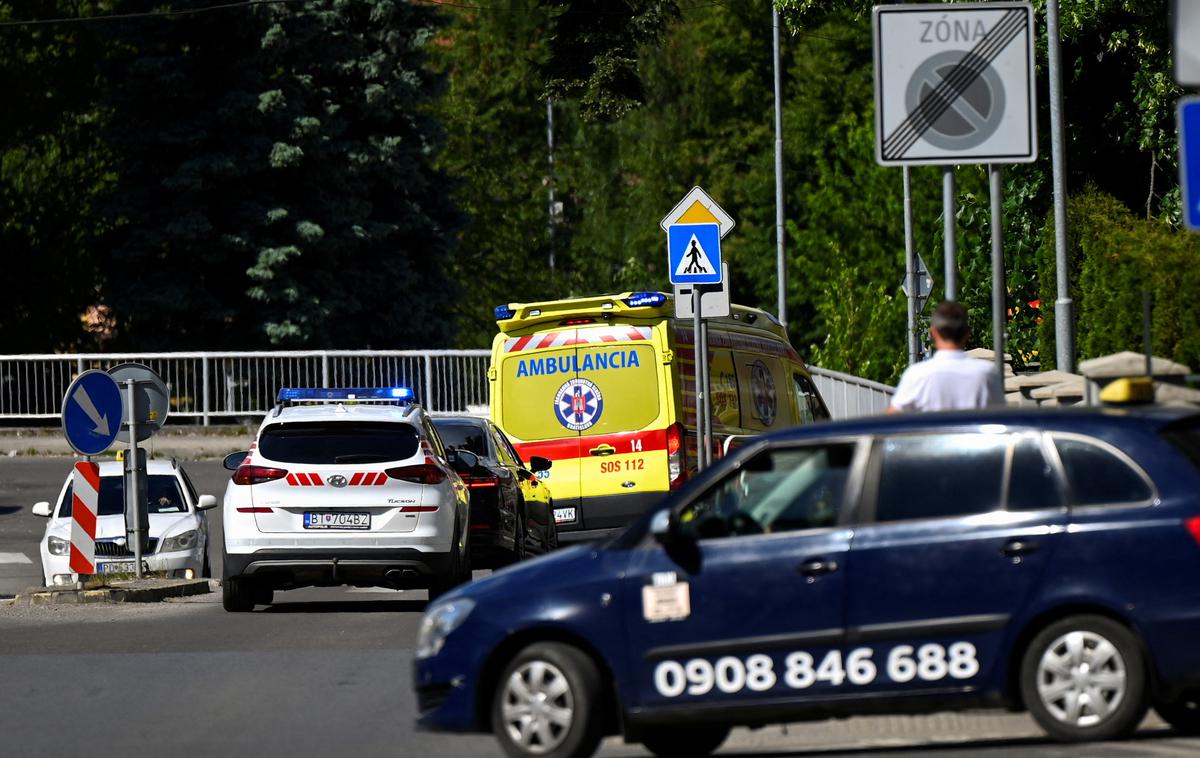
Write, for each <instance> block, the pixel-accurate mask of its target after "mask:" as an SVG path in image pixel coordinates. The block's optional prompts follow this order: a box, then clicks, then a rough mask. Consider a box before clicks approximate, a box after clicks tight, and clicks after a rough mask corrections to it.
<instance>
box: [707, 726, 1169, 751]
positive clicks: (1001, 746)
mask: <svg viewBox="0 0 1200 758" xmlns="http://www.w3.org/2000/svg"><path fill="white" fill-rule="evenodd" d="M1179 736H1180V735H1179V734H1178V733H1176V732H1175V731H1174V730H1172V729H1143V730H1141V731H1139V732H1138V733H1137V734H1135V735H1134V736H1133V737H1131V738H1130V739H1128V740H1125V741H1123V742H1116V743H1081V744H1077V745H1070V744H1065V743H1061V742H1055V741H1053V740H1051V739H1049V738H1048V737H1005V738H994V739H982V740H963V741H962V742H938V743H933V744H923V745H882V746H879V747H845V748H816V749H812V750H795V751H791V752H775V751H771V752H770V755H771V758H821V757H822V756H829V757H831V758H832V756H851V755H881V756H882V755H887V756H893V755H899V756H906V755H911V756H916V755H939V754H957V753H963V752H967V751H969V752H976V751H981V750H995V751H997V752H998V753H999V752H1000V751H1016V750H1022V751H1028V752H1027V754H1029V755H1037V754H1038V752H1040V750H1039V749H1041V750H1047V749H1051V748H1055V749H1057V751H1064V750H1072V749H1075V750H1079V751H1080V752H1079V753H1078V755H1081V756H1087V755H1095V754H1096V753H1095V748H1096V746H1098V745H1104V744H1114V745H1135V744H1137V743H1139V742H1143V743H1152V742H1155V741H1158V740H1166V739H1170V738H1173V737H1179ZM1089 745H1090V746H1091V748H1092V749H1091V750H1090V751H1089V749H1088V747H1089ZM762 755H763V754H762V753H761V752H759V751H754V752H738V753H721V758H761V756H762Z"/></svg>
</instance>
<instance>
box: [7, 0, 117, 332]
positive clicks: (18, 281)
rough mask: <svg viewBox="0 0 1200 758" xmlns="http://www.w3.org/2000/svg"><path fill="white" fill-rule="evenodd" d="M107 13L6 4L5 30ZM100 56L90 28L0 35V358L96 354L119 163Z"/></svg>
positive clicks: (82, 5)
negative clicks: (103, 133) (108, 126)
mask: <svg viewBox="0 0 1200 758" xmlns="http://www.w3.org/2000/svg"><path fill="white" fill-rule="evenodd" d="M98 5H99V3H94V2H64V1H63V0H24V1H22V2H0V20H3V21H8V22H12V21H23V20H32V19H38V18H46V17H54V16H58V15H63V14H72V15H74V14H78V15H83V16H87V15H91V14H93V13H95V12H96V10H97V7H98ZM102 54H103V50H102V47H101V46H100V45H99V44H98V42H97V40H96V38H95V36H94V35H93V34H91V32H90V30H89V29H88V28H87V27H84V26H80V25H72V26H37V25H13V26H7V27H5V28H3V29H2V30H0V89H2V90H3V91H4V93H5V97H6V100H7V102H8V105H7V107H5V108H4V109H3V111H0V249H2V250H3V251H4V254H3V259H4V263H5V267H6V272H7V275H6V276H5V277H4V278H3V281H2V282H0V299H3V301H4V303H5V305H6V310H7V316H6V317H5V318H3V319H0V351H3V352H43V351H47V350H55V349H80V348H84V349H94V348H95V347H96V346H97V343H96V342H95V338H94V337H93V336H92V335H89V334H88V332H87V331H86V330H85V328H84V325H83V323H82V321H81V317H82V316H83V315H84V313H85V312H86V310H87V308H88V306H91V305H94V304H96V303H97V302H98V298H99V293H98V287H99V278H98V277H99V274H100V266H99V263H100V261H99V255H98V251H97V249H96V246H95V243H94V241H95V238H96V237H97V235H99V234H101V233H102V232H103V231H104V229H105V228H106V225H105V221H104V219H103V217H102V214H101V213H100V210H99V208H98V207H97V206H98V202H99V199H100V198H101V197H102V196H103V195H104V193H105V192H106V190H107V188H108V187H109V186H110V185H111V183H112V180H113V176H112V168H111V160H110V157H109V155H108V151H107V149H106V147H105V145H104V143H103V142H102V141H101V140H100V139H99V131H98V127H99V125H100V124H102V123H103V121H104V112H103V111H102V110H101V109H100V108H99V107H98V105H97V63H98V61H99V59H100V57H101V56H102Z"/></svg>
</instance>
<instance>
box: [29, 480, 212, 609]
mask: <svg viewBox="0 0 1200 758" xmlns="http://www.w3.org/2000/svg"><path fill="white" fill-rule="evenodd" d="M99 465H100V499H99V503H98V510H99V513H98V514H97V519H96V573H98V574H106V573H117V572H119V573H125V572H132V571H134V570H135V569H136V566H135V565H134V562H133V561H134V558H133V547H132V546H131V545H129V544H128V543H127V542H126V539H125V483H124V478H123V476H122V464H121V463H120V462H119V461H105V462H104V463H101V464H99ZM146 474H147V477H148V479H147V500H148V506H149V513H150V523H149V525H148V531H149V538H150V545H149V549H148V550H147V551H146V552H145V553H144V554H143V556H142V560H143V563H144V568H145V569H147V570H149V571H167V572H170V573H171V574H172V575H173V576H176V577H179V578H187V579H191V578H193V577H200V576H208V575H209V563H208V516H207V514H205V511H206V510H208V509H209V508H215V507H216V505H217V499H216V498H215V497H213V496H212V495H198V494H196V488H195V487H193V486H192V482H191V480H190V479H188V476H187V474H186V473H185V472H184V470H183V468H182V467H180V466H179V465H178V464H177V463H176V462H175V461H173V460H171V461H148V462H147V463H146ZM73 478H74V477H73V473H69V474H67V479H66V481H65V482H63V486H62V489H61V490H60V491H59V493H58V501H57V503H56V505H54V506H51V504H50V503H49V502H48V501H43V502H40V503H36V504H35V505H34V506H33V514H34V515H35V516H43V517H46V518H48V519H49V521H48V522H47V523H46V533H45V534H44V535H43V536H42V542H41V546H40V548H41V554H42V574H43V576H44V579H45V582H46V586H52V585H66V584H74V583H75V580H76V579H78V577H77V576H76V575H75V574H74V573H72V572H71V568H70V565H69V562H70V555H71V504H72V498H71V494H72V482H73Z"/></svg>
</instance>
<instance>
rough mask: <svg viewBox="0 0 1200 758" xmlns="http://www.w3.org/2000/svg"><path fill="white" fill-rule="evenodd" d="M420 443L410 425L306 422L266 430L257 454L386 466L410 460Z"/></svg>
mask: <svg viewBox="0 0 1200 758" xmlns="http://www.w3.org/2000/svg"><path fill="white" fill-rule="evenodd" d="M420 443H421V437H420V435H419V434H418V433H417V430H416V428H415V427H413V426H412V425H411V424H399V423H390V422H369V421H311V422H310V421H304V422H298V423H294V424H275V425H273V426H268V427H267V428H266V429H263V430H262V434H260V435H259V438H258V451H259V452H260V453H261V454H262V456H263V457H264V458H266V459H268V460H272V461H279V462H280V463H308V464H328V463H385V462H387V461H401V460H405V459H407V458H411V457H412V456H413V455H414V454H415V453H416V452H417V448H418V447H419V446H420Z"/></svg>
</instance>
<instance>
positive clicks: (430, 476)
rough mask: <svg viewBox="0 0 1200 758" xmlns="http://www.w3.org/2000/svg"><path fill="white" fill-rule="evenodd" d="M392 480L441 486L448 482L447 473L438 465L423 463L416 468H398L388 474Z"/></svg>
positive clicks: (391, 469) (389, 470) (388, 471)
mask: <svg viewBox="0 0 1200 758" xmlns="http://www.w3.org/2000/svg"><path fill="white" fill-rule="evenodd" d="M384 473H386V474H387V475H388V477H389V478H391V479H399V480H400V481H403V482H412V483H413V484H441V483H442V482H444V481H446V471H445V470H444V469H443V468H442V467H441V466H439V465H437V464H436V463H429V462H426V463H421V464H418V465H416V466H396V467H395V468H390V469H388V470H387V471H386V472H384Z"/></svg>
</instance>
